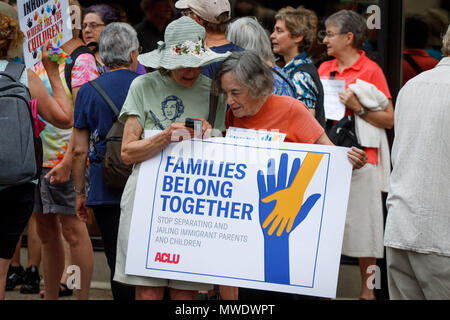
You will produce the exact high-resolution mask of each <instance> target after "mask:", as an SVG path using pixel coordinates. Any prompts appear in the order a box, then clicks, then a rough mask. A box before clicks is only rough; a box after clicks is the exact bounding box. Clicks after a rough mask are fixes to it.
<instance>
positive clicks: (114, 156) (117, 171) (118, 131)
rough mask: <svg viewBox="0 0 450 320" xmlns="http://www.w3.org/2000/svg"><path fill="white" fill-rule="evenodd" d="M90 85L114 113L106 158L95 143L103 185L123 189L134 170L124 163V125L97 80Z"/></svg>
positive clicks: (107, 136) (117, 111)
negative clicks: (122, 150) (100, 164)
mask: <svg viewBox="0 0 450 320" xmlns="http://www.w3.org/2000/svg"><path fill="white" fill-rule="evenodd" d="M89 83H90V84H91V85H92V87H94V89H95V90H97V92H98V93H99V94H100V96H101V97H102V98H103V99H104V100H105V102H106V104H107V105H108V106H109V108H110V109H111V111H112V113H113V125H112V127H111V129H110V130H109V131H108V134H107V135H106V153H105V156H102V155H101V154H100V153H99V152H98V149H97V147H96V145H95V143H93V145H94V149H95V152H96V156H97V159H98V160H99V161H101V162H102V179H103V183H104V184H105V185H106V186H108V187H111V188H121V189H123V188H125V184H126V183H127V180H128V177H129V176H130V174H131V171H132V170H133V165H126V164H124V163H123V162H122V156H121V149H122V137H123V129H124V125H123V124H122V123H121V122H120V121H119V120H118V117H119V113H120V112H119V109H118V108H117V107H116V105H115V104H114V102H113V101H112V100H111V98H110V97H109V96H108V94H107V93H106V92H105V91H104V90H103V89H102V87H100V85H99V84H98V83H97V82H96V81H95V80H94V81H90V82H89Z"/></svg>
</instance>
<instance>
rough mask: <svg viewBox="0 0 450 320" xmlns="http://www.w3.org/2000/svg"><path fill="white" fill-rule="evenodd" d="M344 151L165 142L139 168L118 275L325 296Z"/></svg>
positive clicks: (339, 225)
mask: <svg viewBox="0 0 450 320" xmlns="http://www.w3.org/2000/svg"><path fill="white" fill-rule="evenodd" d="M347 150H348V149H346V148H340V147H331V146H321V145H309V144H295V143H280V144H279V145H277V146H276V147H274V145H273V144H267V143H266V144H264V143H262V142H261V141H259V142H257V141H252V142H247V143H243V142H242V141H239V140H232V139H226V138H214V139H210V140H190V141H184V142H180V143H172V144H171V145H169V147H167V148H166V149H164V150H163V151H162V152H161V153H160V154H158V155H156V156H154V157H152V158H151V159H149V160H147V161H145V162H143V163H142V164H141V165H140V169H139V170H140V171H139V178H138V183H137V188H136V196H135V201H134V207H133V215H132V221H131V227H130V237H129V242H128V251H127V261H126V269H125V272H126V273H127V274H132V275H140V276H148V277H159V278H166V279H179V280H186V281H195V282H203V283H212V284H223V285H232V286H238V287H247V288H255V289H264V290H272V291H279V292H289V293H298V294H307V295H314V296H322V297H335V295H336V287H337V279H338V272H339V265H340V257H341V247H342V238H343V231H344V224H345V216H346V210H347V201H348V194H349V189H350V180H351V174H352V166H351V164H350V162H349V161H348V158H347Z"/></svg>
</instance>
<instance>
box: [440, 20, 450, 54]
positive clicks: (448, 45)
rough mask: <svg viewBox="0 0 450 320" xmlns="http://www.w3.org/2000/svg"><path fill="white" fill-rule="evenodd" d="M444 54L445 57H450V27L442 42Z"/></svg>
mask: <svg viewBox="0 0 450 320" xmlns="http://www.w3.org/2000/svg"><path fill="white" fill-rule="evenodd" d="M442 53H443V54H444V56H445V57H448V56H450V25H449V26H448V29H447V33H446V34H445V35H444V38H443V40H442Z"/></svg>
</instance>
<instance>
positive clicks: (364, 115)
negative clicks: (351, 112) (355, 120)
mask: <svg viewBox="0 0 450 320" xmlns="http://www.w3.org/2000/svg"><path fill="white" fill-rule="evenodd" d="M356 114H357V115H358V116H359V117H361V118H365V117H367V109H366V108H364V107H362V108H361V111H359V112H357V113H356Z"/></svg>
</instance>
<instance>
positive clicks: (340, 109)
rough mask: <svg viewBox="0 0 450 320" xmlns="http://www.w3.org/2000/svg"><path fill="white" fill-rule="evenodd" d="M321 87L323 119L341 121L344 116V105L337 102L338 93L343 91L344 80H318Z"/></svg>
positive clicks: (339, 101)
mask: <svg viewBox="0 0 450 320" xmlns="http://www.w3.org/2000/svg"><path fill="white" fill-rule="evenodd" d="M320 80H321V82H322V86H323V93H324V102H323V107H324V109H325V118H326V119H330V120H341V119H342V118H343V117H344V115H345V105H344V104H343V103H342V102H341V100H339V92H344V91H345V80H333V79H320Z"/></svg>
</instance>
